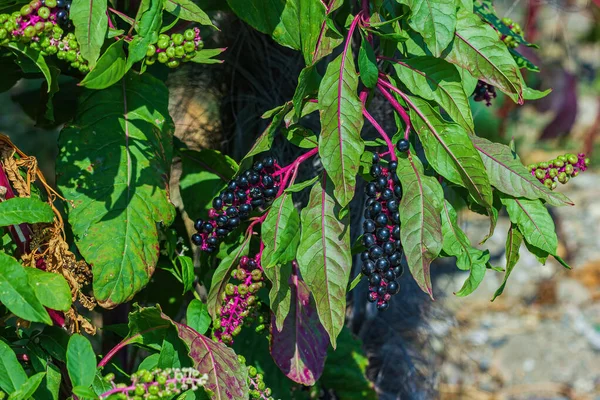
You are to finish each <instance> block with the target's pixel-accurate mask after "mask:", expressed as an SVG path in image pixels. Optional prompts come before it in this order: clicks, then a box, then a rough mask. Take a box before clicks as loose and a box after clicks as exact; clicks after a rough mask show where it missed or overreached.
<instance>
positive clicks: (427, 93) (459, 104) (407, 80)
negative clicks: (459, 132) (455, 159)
mask: <svg viewBox="0 0 600 400" xmlns="http://www.w3.org/2000/svg"><path fill="white" fill-rule="evenodd" d="M394 69H395V70H396V74H397V75H398V78H400V80H401V81H402V83H404V85H405V86H406V87H407V88H408V89H409V90H410V91H411V92H412V93H414V94H416V95H417V96H420V97H422V98H424V99H425V100H433V101H435V102H436V103H438V104H439V105H440V106H441V107H442V108H443V109H444V110H445V111H446V112H447V113H448V115H450V117H452V119H453V120H454V121H455V122H456V123H458V124H459V125H461V126H462V127H463V128H465V129H466V130H467V131H468V132H469V133H473V132H474V127H473V116H472V115H471V107H470V106H469V98H468V95H470V94H471V93H468V94H466V93H465V91H464V89H463V86H462V84H461V77H460V74H459V72H458V70H457V69H456V67H455V66H454V65H452V64H450V63H448V62H446V61H444V60H441V59H439V58H434V57H416V58H410V59H407V60H403V61H399V62H397V63H394Z"/></svg>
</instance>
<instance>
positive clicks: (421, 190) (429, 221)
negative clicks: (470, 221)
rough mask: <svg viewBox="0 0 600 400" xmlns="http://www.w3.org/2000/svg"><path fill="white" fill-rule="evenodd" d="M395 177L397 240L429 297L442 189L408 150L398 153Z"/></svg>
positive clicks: (438, 246) (439, 233) (439, 242)
mask: <svg viewBox="0 0 600 400" xmlns="http://www.w3.org/2000/svg"><path fill="white" fill-rule="evenodd" d="M397 174H398V178H400V183H401V184H402V192H403V195H402V200H401V202H400V223H401V225H402V229H401V231H400V240H401V241H402V245H403V246H404V254H405V255H406V260H407V262H408V268H409V269H410V272H411V274H412V276H413V278H414V279H415V281H416V282H417V284H418V285H419V287H420V288H421V290H423V291H424V292H425V293H427V294H429V296H431V298H433V292H432V289H431V277H430V273H429V267H430V264H431V262H432V261H433V260H434V259H435V258H436V257H437V256H438V255H439V254H440V251H441V250H442V239H443V236H442V221H441V218H440V213H441V212H442V209H443V201H444V193H443V190H442V187H441V186H440V184H439V183H438V182H437V181H436V180H435V179H434V178H432V177H430V176H427V175H425V173H424V172H423V165H422V164H421V161H419V159H418V158H417V157H413V155H412V154H411V153H410V152H409V153H408V154H407V155H401V156H400V157H398V169H397Z"/></svg>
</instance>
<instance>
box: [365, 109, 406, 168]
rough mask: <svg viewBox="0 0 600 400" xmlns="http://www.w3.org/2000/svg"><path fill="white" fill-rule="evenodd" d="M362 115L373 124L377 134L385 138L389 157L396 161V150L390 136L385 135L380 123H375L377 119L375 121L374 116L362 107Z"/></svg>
mask: <svg viewBox="0 0 600 400" xmlns="http://www.w3.org/2000/svg"><path fill="white" fill-rule="evenodd" d="M363 115H364V116H365V118H366V119H367V120H368V121H369V122H370V123H371V125H373V127H374V128H375V130H376V131H377V132H379V135H380V136H381V137H382V138H383V140H385V144H387V147H388V152H389V154H390V158H391V159H392V161H396V160H397V159H398V158H397V157H396V152H395V151H394V145H393V144H392V141H391V140H390V137H389V136H388V135H387V133H385V131H384V130H383V128H382V127H381V125H379V124H378V123H377V121H375V118H373V116H372V115H371V114H369V112H368V111H367V110H366V109H365V108H363Z"/></svg>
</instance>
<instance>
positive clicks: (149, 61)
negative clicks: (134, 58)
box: [146, 56, 156, 65]
mask: <svg viewBox="0 0 600 400" xmlns="http://www.w3.org/2000/svg"><path fill="white" fill-rule="evenodd" d="M155 62H156V57H154V56H152V57H149V58H146V65H154V63H155Z"/></svg>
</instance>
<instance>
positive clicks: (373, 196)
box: [361, 139, 409, 310]
mask: <svg viewBox="0 0 600 400" xmlns="http://www.w3.org/2000/svg"><path fill="white" fill-rule="evenodd" d="M400 142H401V143H398V149H399V150H400V151H403V152H405V151H407V150H408V148H409V143H408V141H406V140H404V139H403V140H401V141H400ZM397 167H398V163H397V162H396V161H392V162H390V163H389V164H388V165H387V168H386V167H383V166H382V165H381V163H380V157H379V154H374V155H373V165H372V166H371V171H370V173H371V176H372V177H373V178H374V179H373V181H371V182H369V183H368V184H367V187H366V194H367V197H368V199H367V202H366V209H365V221H364V223H363V244H364V246H365V247H366V248H367V250H365V251H364V252H363V253H362V254H361V259H362V262H363V264H362V273H363V274H364V275H365V276H367V277H368V278H369V301H370V302H376V303H377V308H378V309H380V310H385V309H387V308H388V307H389V301H390V298H391V297H392V296H393V295H395V294H396V293H398V291H399V290H400V287H399V285H398V282H397V279H398V278H399V277H400V275H402V265H401V261H402V244H401V242H400V213H399V211H398V207H399V205H400V200H401V199H402V186H401V185H400V181H399V179H398V176H397V175H396V168H397Z"/></svg>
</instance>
